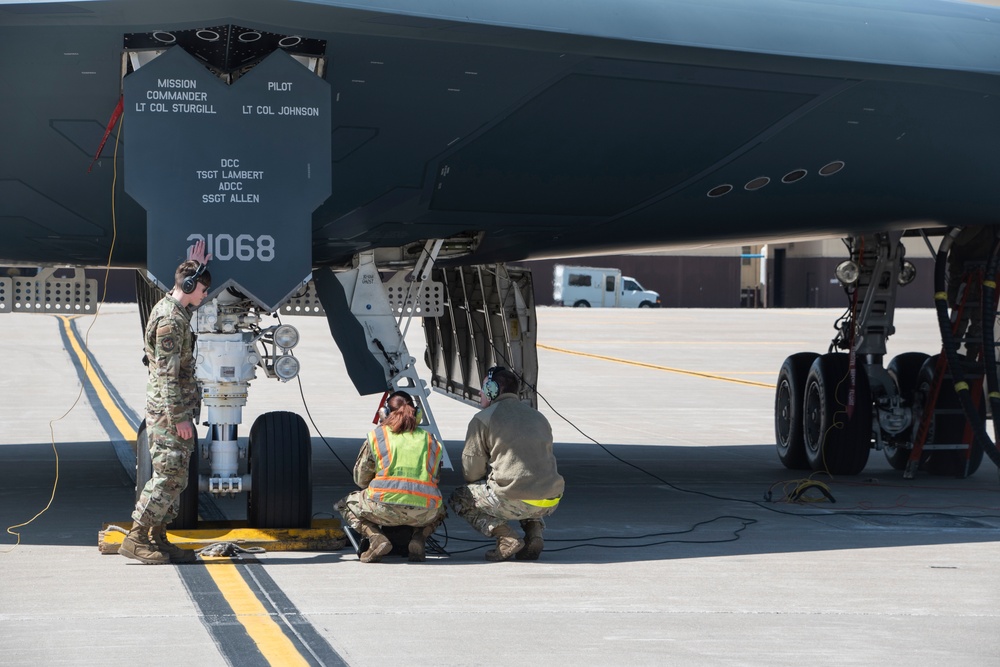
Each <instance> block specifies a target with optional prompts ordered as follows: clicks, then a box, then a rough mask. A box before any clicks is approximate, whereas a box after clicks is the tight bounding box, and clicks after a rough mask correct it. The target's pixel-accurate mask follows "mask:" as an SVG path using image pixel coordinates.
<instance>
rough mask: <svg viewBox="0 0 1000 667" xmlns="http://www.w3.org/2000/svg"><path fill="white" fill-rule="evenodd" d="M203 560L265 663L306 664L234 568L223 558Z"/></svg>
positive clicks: (234, 566)
mask: <svg viewBox="0 0 1000 667" xmlns="http://www.w3.org/2000/svg"><path fill="white" fill-rule="evenodd" d="M206 560H207V561H208V563H207V564H206V566H205V569H206V570H208V573H209V574H210V575H211V576H212V579H213V580H214V581H215V585H216V586H218V587H219V590H220V591H222V595H223V597H225V598H226V602H227V603H229V606H230V607H232V609H233V613H235V614H236V620H237V621H239V622H240V625H242V626H243V627H244V628H246V631H247V634H248V635H250V638H251V639H252V640H253V642H254V643H255V644H256V645H257V648H259V649H260V652H261V653H262V654H264V657H265V658H266V659H267V661H268V662H269V663H270V664H272V665H308V664H309V663H308V662H307V661H306V660H305V658H303V657H302V654H301V653H299V651H298V649H296V648H295V645H294V644H293V643H292V641H291V640H290V639H289V638H288V637H286V636H285V633H284V632H282V631H281V628H280V627H279V626H278V624H277V623H275V622H274V618H272V616H271V614H269V613H268V611H267V609H265V608H264V605H262V604H261V603H260V600H258V599H257V596H256V595H255V594H254V592H253V591H252V590H250V587H249V586H247V582H246V581H245V580H244V579H243V577H242V575H240V573H239V570H237V569H236V565H234V564H233V563H232V562H227V559H223V558H220V559H218V560H216V559H214V558H208V559H206Z"/></svg>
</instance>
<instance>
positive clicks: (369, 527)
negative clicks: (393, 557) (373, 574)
mask: <svg viewBox="0 0 1000 667" xmlns="http://www.w3.org/2000/svg"><path fill="white" fill-rule="evenodd" d="M361 534H362V535H364V536H365V537H367V538H368V550H367V551H365V552H364V553H363V554H361V562H362V563H378V562H379V561H381V560H382V556H384V555H386V554H387V553H389V552H390V551H392V542H390V541H389V538H388V537H386V536H385V535H383V534H382V531H381V530H379V529H378V526H376V525H375V524H374V523H372V522H370V521H362V522H361Z"/></svg>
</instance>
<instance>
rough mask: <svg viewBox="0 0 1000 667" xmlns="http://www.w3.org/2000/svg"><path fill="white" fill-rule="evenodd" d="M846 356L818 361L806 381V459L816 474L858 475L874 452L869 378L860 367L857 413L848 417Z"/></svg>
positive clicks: (856, 397)
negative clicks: (869, 455)
mask: <svg viewBox="0 0 1000 667" xmlns="http://www.w3.org/2000/svg"><path fill="white" fill-rule="evenodd" d="M848 364H849V362H848V357H847V355H846V354H824V355H822V356H819V357H817V358H816V360H815V361H814V362H813V364H812V367H811V368H810V369H809V375H808V376H807V377H806V387H805V399H804V401H803V415H804V420H803V424H804V429H803V436H804V437H803V439H804V441H805V449H806V457H807V458H808V460H809V465H810V466H811V467H812V469H813V470H825V471H827V472H829V473H830V474H832V475H856V474H858V473H859V472H861V471H862V470H864V468H865V464H867V463H868V453H869V452H870V451H871V428H872V398H871V389H870V388H869V385H868V376H867V375H866V374H865V372H864V370H863V369H862V368H861V367H860V366H859V367H858V369H857V383H856V386H855V401H854V410H853V413H852V415H851V416H850V417H848V414H847V402H848V394H849V387H850V382H849V381H848V377H847V376H848V372H849V367H848Z"/></svg>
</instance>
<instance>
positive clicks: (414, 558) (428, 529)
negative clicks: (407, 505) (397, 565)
mask: <svg viewBox="0 0 1000 667" xmlns="http://www.w3.org/2000/svg"><path fill="white" fill-rule="evenodd" d="M436 527H437V526H435V525H434V524H431V525H429V526H423V527H422V528H414V529H413V536H412V537H411V538H410V543H409V545H407V550H409V552H410V562H411V563H423V562H424V561H425V560H427V551H426V546H425V545H426V542H427V538H428V537H430V536H431V535H433V534H434V529H435V528H436Z"/></svg>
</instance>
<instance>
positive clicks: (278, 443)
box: [247, 412, 313, 528]
mask: <svg viewBox="0 0 1000 667" xmlns="http://www.w3.org/2000/svg"><path fill="white" fill-rule="evenodd" d="M249 445H250V460H249V469H250V493H249V494H248V495H247V521H248V523H249V524H250V526H251V527H254V528H308V527H309V526H310V525H311V523H312V496H313V489H312V443H311V441H310V438H309V428H308V427H307V426H306V423H305V421H304V420H303V419H302V417H300V416H299V415H297V414H295V413H294V412H268V413H265V414H262V415H261V416H260V417H258V418H257V419H256V421H254V423H253V427H251V429H250V442H249Z"/></svg>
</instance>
